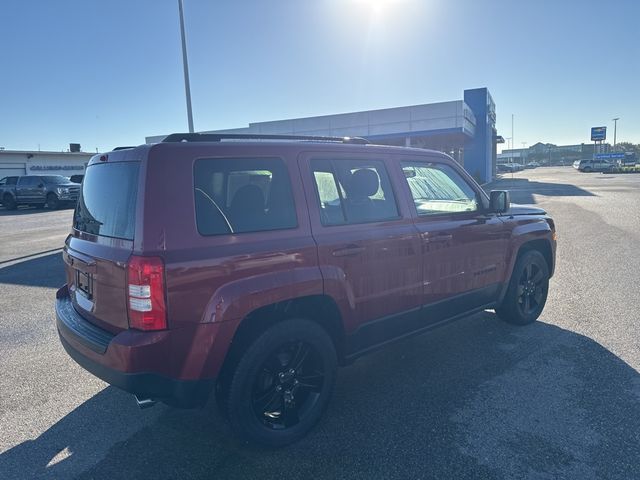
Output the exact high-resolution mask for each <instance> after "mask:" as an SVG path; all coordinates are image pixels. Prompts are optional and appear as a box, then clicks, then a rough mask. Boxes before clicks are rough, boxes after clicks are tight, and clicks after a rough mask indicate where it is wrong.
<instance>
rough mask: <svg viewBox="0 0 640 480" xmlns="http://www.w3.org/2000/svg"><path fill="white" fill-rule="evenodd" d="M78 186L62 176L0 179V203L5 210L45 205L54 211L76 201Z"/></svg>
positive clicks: (25, 176) (28, 176) (29, 176)
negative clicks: (21, 206)
mask: <svg viewBox="0 0 640 480" xmlns="http://www.w3.org/2000/svg"><path fill="white" fill-rule="evenodd" d="M79 192H80V185H78V184H76V183H72V182H71V181H70V180H69V179H68V178H67V177H63V176H62V175H42V176H40V175H24V176H21V177H4V178H3V179H0V203H2V205H4V207H5V208H6V209H7V210H15V209H16V208H17V207H18V205H33V206H38V207H40V208H43V207H44V206H45V205H47V206H48V207H49V208H50V209H52V210H55V209H58V208H60V207H62V206H63V205H65V204H66V205H69V204H73V205H75V203H76V202H77V201H78V193H79Z"/></svg>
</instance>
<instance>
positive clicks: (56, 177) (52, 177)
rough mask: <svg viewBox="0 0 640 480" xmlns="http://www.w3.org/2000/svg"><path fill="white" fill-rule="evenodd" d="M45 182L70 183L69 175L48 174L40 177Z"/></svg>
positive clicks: (55, 183) (54, 183)
mask: <svg viewBox="0 0 640 480" xmlns="http://www.w3.org/2000/svg"><path fill="white" fill-rule="evenodd" d="M40 178H41V179H42V181H44V183H48V184H53V185H62V184H65V183H69V179H68V178H67V177H63V176H62V175H47V176H44V177H40Z"/></svg>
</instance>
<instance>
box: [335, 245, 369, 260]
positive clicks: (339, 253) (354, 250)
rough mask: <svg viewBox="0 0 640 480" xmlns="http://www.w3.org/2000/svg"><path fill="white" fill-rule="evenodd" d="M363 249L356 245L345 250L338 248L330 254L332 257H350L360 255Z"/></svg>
mask: <svg viewBox="0 0 640 480" xmlns="http://www.w3.org/2000/svg"><path fill="white" fill-rule="evenodd" d="M364 250H365V248H364V247H360V246H358V245H347V246H346V247H345V248H338V249H336V250H334V251H333V252H331V255H333V256H334V257H352V256H354V255H360V254H361V253H362V252H364Z"/></svg>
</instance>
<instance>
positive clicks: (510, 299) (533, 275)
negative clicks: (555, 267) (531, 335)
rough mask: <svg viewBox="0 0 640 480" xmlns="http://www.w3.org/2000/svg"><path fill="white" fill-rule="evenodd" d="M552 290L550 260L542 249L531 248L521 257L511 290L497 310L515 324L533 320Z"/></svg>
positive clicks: (508, 289) (515, 268) (508, 290)
mask: <svg viewBox="0 0 640 480" xmlns="http://www.w3.org/2000/svg"><path fill="white" fill-rule="evenodd" d="M548 292H549V266H548V265H547V261H546V260H545V258H544V256H543V255H542V254H541V253H540V252H539V251H537V250H529V251H527V252H525V253H524V254H522V255H521V256H520V258H518V261H517V262H516V266H515V267H514V269H513V273H512V274H511V280H510V281H509V287H508V288H507V293H506V294H505V297H504V299H503V301H502V304H501V305H500V306H499V307H498V308H497V309H496V313H497V314H498V316H499V317H500V318H502V319H503V320H504V321H506V322H508V323H512V324H515V325H527V324H529V323H533V322H535V321H536V320H537V319H538V317H539V316H540V314H541V313H542V309H543V308H544V305H545V303H546V301H547V293H548Z"/></svg>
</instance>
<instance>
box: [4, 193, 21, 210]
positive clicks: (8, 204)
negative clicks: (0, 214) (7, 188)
mask: <svg viewBox="0 0 640 480" xmlns="http://www.w3.org/2000/svg"><path fill="white" fill-rule="evenodd" d="M2 204H3V205H4V208H6V209H7V210H15V209H16V208H18V204H17V203H16V201H15V199H14V198H13V197H12V196H11V195H9V194H6V195H5V196H4V197H2Z"/></svg>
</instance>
